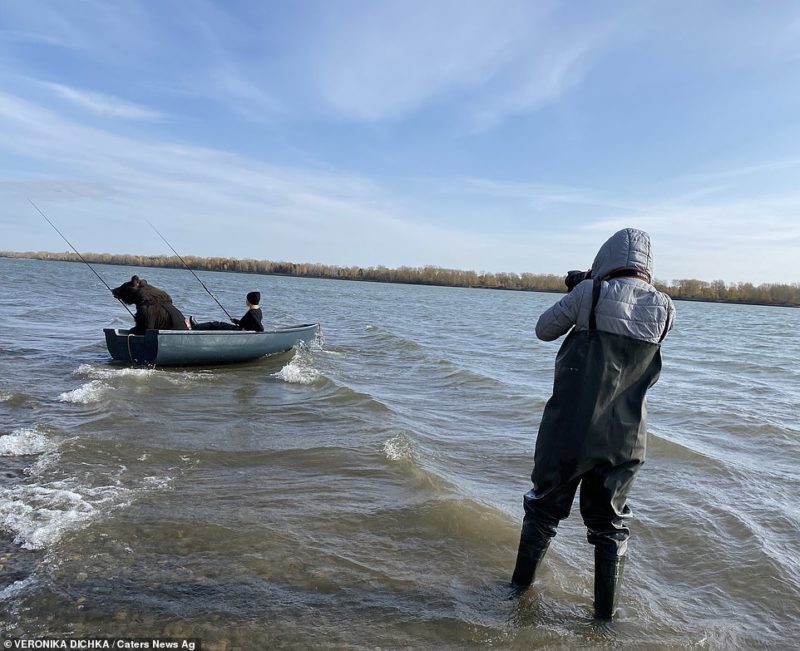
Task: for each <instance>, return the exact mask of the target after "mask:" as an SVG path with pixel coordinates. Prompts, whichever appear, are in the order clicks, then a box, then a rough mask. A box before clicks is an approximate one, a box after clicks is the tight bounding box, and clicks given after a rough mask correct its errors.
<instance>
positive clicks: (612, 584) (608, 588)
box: [594, 550, 625, 619]
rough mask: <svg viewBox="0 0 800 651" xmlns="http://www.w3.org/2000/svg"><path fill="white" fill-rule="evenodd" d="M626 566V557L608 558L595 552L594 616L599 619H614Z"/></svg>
mask: <svg viewBox="0 0 800 651" xmlns="http://www.w3.org/2000/svg"><path fill="white" fill-rule="evenodd" d="M624 566H625V557H624V556H607V555H605V554H601V553H600V552H599V551H598V550H595V552H594V616H595V617H596V618H597V619H612V618H613V617H614V611H615V610H616V608H617V596H618V594H619V586H620V585H621V584H622V569H623V567H624Z"/></svg>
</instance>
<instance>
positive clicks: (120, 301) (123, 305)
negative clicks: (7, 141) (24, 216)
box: [28, 197, 136, 319]
mask: <svg viewBox="0 0 800 651" xmlns="http://www.w3.org/2000/svg"><path fill="white" fill-rule="evenodd" d="M28 202H29V203H30V204H31V205H32V206H33V207H34V208H36V211H37V212H38V213H39V214H40V215H41V216H42V217H44V218H45V221H46V222H47V223H48V224H50V226H52V227H53V229H54V230H55V232H56V233H58V234H59V235H60V236H61V239H62V240H64V241H65V242H66V243H67V244H68V245H69V248H71V249H72V250H73V251H75V255H77V256H78V257H79V258H80V259H81V262H83V263H84V264H85V265H86V266H87V267H89V269H91V270H92V273H93V274H94V275H95V276H97V277H98V278H99V279H100V282H101V283H103V284H104V285H105V286H106V287H107V288H108V291H110V292H111V293H112V296H113V293H114V290H112V289H111V287H109V286H108V283H107V282H106V281H105V280H103V278H102V276H100V274H99V273H97V271H95V269H94V267H93V266H92V265H90V264H89V263H88V262H86V260H85V259H84V257H83V256H82V255H81V254H80V253H78V249H76V248H75V247H74V246H72V243H71V242H70V241H69V240H68V239H67V238H66V237H64V234H63V233H62V232H61V231H60V230H58V228H57V227H56V225H55V224H54V223H53V222H51V221H50V220H49V219H48V218H47V215H45V214H44V213H43V212H42V211H41V210H40V209H39V206H37V205H36V204H35V203H33V201H31V199H30V197H28ZM117 300H118V301H119V304H120V305H121V306H122V307H124V308H125V309H126V310H128V314H130V315H131V316H133V312H131V309H130V308H129V307H128V306H127V305H125V303H123V302H122V299H119V298H118V299H117ZM133 318H134V319H135V318H136V317H135V316H134V317H133Z"/></svg>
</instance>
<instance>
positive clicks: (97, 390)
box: [58, 380, 111, 405]
mask: <svg viewBox="0 0 800 651" xmlns="http://www.w3.org/2000/svg"><path fill="white" fill-rule="evenodd" d="M110 388H111V387H110V386H109V385H108V384H106V383H105V382H101V381H100V380H92V381H91V382H87V383H86V384H84V385H83V386H80V387H78V388H77V389H74V390H73V391H65V392H64V393H62V394H61V395H60V396H58V399H59V400H60V401H61V402H71V403H74V404H77V405H88V404H91V403H94V402H99V401H100V400H101V399H102V398H103V395H104V394H105V393H106V391H108V390H109V389H110Z"/></svg>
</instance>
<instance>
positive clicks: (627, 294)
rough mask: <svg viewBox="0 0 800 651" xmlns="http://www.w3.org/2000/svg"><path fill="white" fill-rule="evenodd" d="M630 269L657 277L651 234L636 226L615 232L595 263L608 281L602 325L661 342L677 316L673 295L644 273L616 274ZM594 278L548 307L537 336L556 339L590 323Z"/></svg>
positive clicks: (600, 309) (597, 275) (600, 310)
mask: <svg viewBox="0 0 800 651" xmlns="http://www.w3.org/2000/svg"><path fill="white" fill-rule="evenodd" d="M625 271H629V272H632V273H639V274H640V275H646V276H647V277H648V278H652V276H653V255H652V252H651V249H650V236H649V235H648V234H647V233H645V232H644V231H640V230H637V229H635V228H625V229H623V230H621V231H618V232H616V233H614V235H612V236H611V237H610V238H609V239H608V240H607V241H606V242H605V244H603V246H601V247H600V250H599V251H598V252H597V256H596V257H595V259H594V263H593V264H592V278H593V279H600V280H601V281H602V286H601V289H600V298H599V300H598V302H597V308H596V318H597V329H598V330H602V331H604V332H611V333H613V334H618V335H624V336H627V337H632V338H634V339H640V340H642V341H648V342H651V343H658V342H659V341H661V339H662V338H663V335H665V334H666V331H668V330H669V329H670V328H672V324H673V323H674V321H675V306H674V305H673V304H672V299H670V297H669V296H667V295H666V294H664V293H663V292H659V291H658V290H657V289H656V288H655V287H653V285H652V284H650V283H649V282H648V281H646V280H643V279H642V278H640V277H627V276H624V277H615V278H610V279H609V276H613V275H614V274H615V273H618V272H625ZM592 287H593V280H592V279H588V280H584V281H583V282H581V283H579V284H578V285H576V286H575V288H574V289H573V290H572V291H571V292H570V293H569V294H567V295H566V296H564V298H562V299H561V300H560V301H559V302H558V303H556V304H555V305H553V306H552V307H551V308H549V309H548V310H546V311H545V312H544V313H543V314H542V315H541V316H540V317H539V320H538V322H537V323H536V336H537V337H539V339H542V340H544V341H553V340H554V339H558V338H559V337H560V336H561V335H563V334H566V333H567V331H568V330H569V329H570V328H572V326H575V327H576V328H577V329H578V330H587V329H588V328H589V313H590V311H591V307H592Z"/></svg>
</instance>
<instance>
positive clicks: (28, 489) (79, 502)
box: [0, 477, 170, 549]
mask: <svg viewBox="0 0 800 651" xmlns="http://www.w3.org/2000/svg"><path fill="white" fill-rule="evenodd" d="M115 484H121V482H115ZM169 484H170V480H169V479H168V478H164V477H145V478H144V479H143V480H142V481H141V484H140V485H139V486H138V487H135V488H126V487H123V486H121V485H113V486H111V485H106V486H96V487H88V486H82V485H81V484H80V483H79V482H78V481H77V480H75V479H72V478H71V479H65V480H61V481H53V482H48V483H34V484H17V485H14V486H10V487H0V529H3V530H5V531H7V532H9V533H10V534H11V535H13V536H14V543H15V544H18V545H20V546H22V547H23V548H25V549H45V548H48V547H51V546H52V545H53V544H55V543H57V542H58V541H59V540H60V539H61V538H62V537H63V536H64V534H65V533H67V532H69V531H73V530H76V529H82V528H84V527H86V526H88V525H89V524H90V523H91V522H93V521H94V520H96V519H98V518H101V517H103V516H105V515H107V514H108V513H110V512H112V511H114V510H117V509H120V508H124V507H126V506H128V505H130V504H131V502H133V500H134V499H136V497H137V496H138V495H139V494H141V493H142V492H149V491H152V490H163V489H165V488H166V487H167V486H169Z"/></svg>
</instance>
